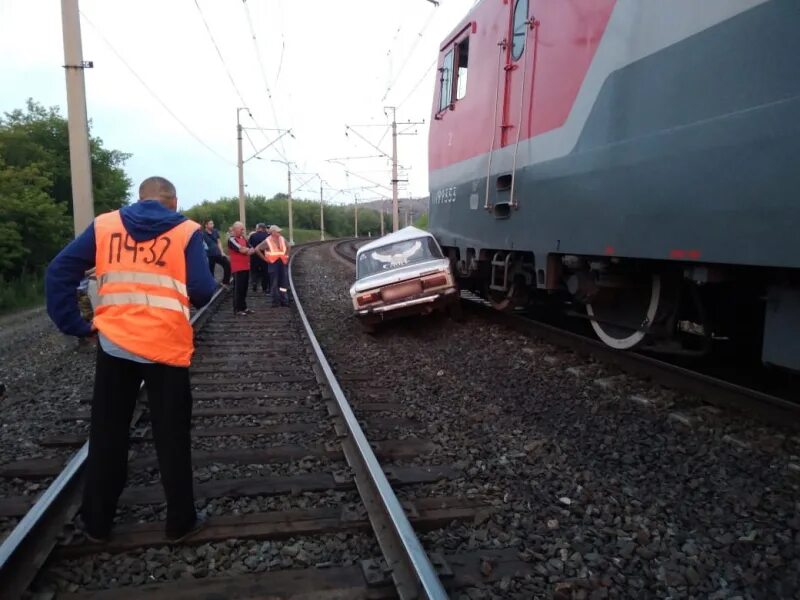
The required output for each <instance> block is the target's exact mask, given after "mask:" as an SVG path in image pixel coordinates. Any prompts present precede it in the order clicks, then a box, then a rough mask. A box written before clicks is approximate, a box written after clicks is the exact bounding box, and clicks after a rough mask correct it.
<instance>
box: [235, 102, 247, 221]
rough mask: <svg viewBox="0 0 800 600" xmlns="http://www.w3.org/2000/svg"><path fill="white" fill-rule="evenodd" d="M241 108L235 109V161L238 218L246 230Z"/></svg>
mask: <svg viewBox="0 0 800 600" xmlns="http://www.w3.org/2000/svg"><path fill="white" fill-rule="evenodd" d="M243 110H247V109H246V108H237V109H236V150H237V152H238V160H237V161H236V162H237V164H238V165H239V220H240V221H241V222H242V225H245V231H246V226H247V224H246V223H245V209H244V160H243V158H242V124H241V122H240V121H239V112H240V111H243Z"/></svg>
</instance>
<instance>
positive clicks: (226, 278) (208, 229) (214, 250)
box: [203, 219, 231, 285]
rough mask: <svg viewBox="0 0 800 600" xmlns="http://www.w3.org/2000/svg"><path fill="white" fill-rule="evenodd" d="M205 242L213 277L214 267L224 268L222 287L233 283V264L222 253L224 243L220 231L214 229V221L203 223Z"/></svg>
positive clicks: (209, 220)
mask: <svg viewBox="0 0 800 600" xmlns="http://www.w3.org/2000/svg"><path fill="white" fill-rule="evenodd" d="M203 241H204V242H205V245H206V256H207V257H208V267H209V269H210V270H211V275H212V276H213V275H214V266H215V265H220V266H221V267H222V285H230V283H231V263H230V262H228V257H227V256H225V254H224V253H223V252H222V243H221V242H220V241H219V231H217V230H216V229H214V221H213V220H212V219H206V221H205V222H204V223H203Z"/></svg>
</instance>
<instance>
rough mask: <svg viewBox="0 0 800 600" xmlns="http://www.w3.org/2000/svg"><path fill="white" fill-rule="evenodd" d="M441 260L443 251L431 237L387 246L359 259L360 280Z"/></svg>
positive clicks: (365, 253) (365, 254)
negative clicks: (416, 264)
mask: <svg viewBox="0 0 800 600" xmlns="http://www.w3.org/2000/svg"><path fill="white" fill-rule="evenodd" d="M439 258H442V251H441V249H440V248H439V245H438V244H437V243H436V240H434V239H433V238H432V237H430V236H425V237H420V238H414V239H411V240H404V241H402V242H395V243H393V244H387V245H385V246H380V247H379V248H375V249H374V250H369V251H367V252H363V253H362V254H361V255H360V256H359V257H358V279H361V278H363V277H369V276H370V275H375V274H376V273H381V272H385V271H389V270H391V269H397V268H399V267H405V266H406V265H412V264H415V263H421V262H425V261H427V260H435V259H439Z"/></svg>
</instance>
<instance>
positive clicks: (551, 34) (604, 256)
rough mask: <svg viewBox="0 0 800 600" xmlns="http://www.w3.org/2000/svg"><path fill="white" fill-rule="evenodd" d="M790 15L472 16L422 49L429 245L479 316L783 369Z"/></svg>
mask: <svg viewBox="0 0 800 600" xmlns="http://www.w3.org/2000/svg"><path fill="white" fill-rule="evenodd" d="M798 31H800V2H797V1H796V0H713V1H710V2H697V0H671V1H670V2H664V1H663V0H481V1H480V2H478V3H476V5H475V6H474V7H473V8H472V10H471V11H470V12H469V13H468V15H467V16H466V17H465V18H464V19H463V21H462V22H461V23H460V24H459V25H458V26H457V27H456V28H455V29H454V30H453V31H452V33H451V34H450V35H449V36H448V37H447V38H446V39H445V40H444V41H443V43H442V44H441V46H440V53H439V60H438V70H437V77H436V84H435V92H434V98H433V109H432V119H431V127H430V137H429V180H430V231H431V232H432V233H433V234H434V235H435V236H436V238H437V240H438V241H439V243H440V244H441V246H442V249H443V251H444V252H445V253H446V255H447V256H448V257H449V258H450V260H451V263H452V266H453V271H454V273H456V274H457V277H458V278H459V280H460V282H461V285H462V287H465V288H468V289H472V290H474V291H476V292H478V293H480V294H481V295H483V296H484V297H485V298H487V299H488V300H489V301H490V302H491V303H492V304H493V305H494V306H495V307H496V308H498V309H504V310H507V309H511V308H513V307H517V306H526V305H527V306H531V305H533V306H537V305H541V304H543V303H544V301H545V300H547V301H548V302H550V303H552V302H553V301H555V302H557V303H558V304H559V305H560V306H566V307H568V308H569V311H570V312H571V313H572V314H573V315H580V316H582V317H583V318H584V319H587V320H588V321H589V322H590V323H591V327H592V329H593V330H594V332H595V333H596V335H597V336H598V337H599V338H600V339H601V340H602V341H603V342H605V343H606V344H608V345H609V346H612V347H614V348H618V349H623V350H629V349H634V348H649V349H652V350H657V351H664V352H679V353H688V354H705V353H709V352H711V349H712V348H715V347H719V345H720V344H729V345H736V347H738V345H739V344H741V345H742V347H746V348H750V349H754V350H755V352H756V353H757V355H759V356H760V358H761V360H763V362H765V363H768V364H772V365H778V366H780V367H784V368H787V369H790V370H792V371H798V370H800V235H798V230H799V228H800V35H798V33H797V32H798Z"/></svg>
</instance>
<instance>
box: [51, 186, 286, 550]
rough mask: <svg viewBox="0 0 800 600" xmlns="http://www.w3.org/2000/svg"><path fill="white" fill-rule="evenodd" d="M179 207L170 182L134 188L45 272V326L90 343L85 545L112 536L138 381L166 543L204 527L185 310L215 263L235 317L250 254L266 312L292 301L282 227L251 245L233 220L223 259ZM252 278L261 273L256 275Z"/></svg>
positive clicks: (260, 233)
mask: <svg viewBox="0 0 800 600" xmlns="http://www.w3.org/2000/svg"><path fill="white" fill-rule="evenodd" d="M177 207H178V197H177V193H176V190H175V186H174V185H173V184H172V183H171V182H170V181H169V180H167V179H165V178H163V177H149V178H147V179H145V180H144V181H143V182H142V184H141V185H140V186H139V202H137V203H135V204H132V205H130V206H125V207H123V208H121V209H120V210H115V211H111V212H108V213H105V214H102V215H98V216H97V217H96V218H95V219H94V221H93V222H92V223H91V224H90V225H89V227H87V228H86V230H85V231H83V232H82V233H81V234H80V235H79V236H78V237H77V238H75V240H73V241H72V242H70V243H69V244H68V245H67V246H66V248H64V249H63V250H62V251H61V252H60V253H59V254H58V256H56V257H55V258H54V259H53V260H52V261H51V262H50V265H49V266H48V268H47V275H46V279H45V293H46V299H47V312H48V314H49V315H50V318H51V319H52V320H53V322H54V323H55V324H56V326H57V327H58V328H59V329H60V330H61V331H62V332H63V333H65V334H67V335H72V336H76V337H78V338H82V339H83V338H85V339H94V340H96V343H97V363H96V370H95V381H94V392H93V395H92V416H91V427H90V432H89V453H88V458H87V461H86V468H85V484H84V494H83V504H82V507H81V516H82V518H83V524H84V530H85V534H86V537H87V538H88V539H89V540H90V541H92V542H96V543H103V542H105V541H107V540H108V539H109V537H110V536H111V531H112V527H113V524H114V517H115V514H116V510H117V503H118V501H119V496H120V494H121V493H122V490H123V488H124V487H125V482H126V479H127V472H128V465H127V463H128V446H129V435H130V423H131V417H132V415H133V412H134V408H135V406H136V399H137V396H138V393H139V388H140V385H141V384H142V382H144V384H145V386H146V387H147V403H148V406H149V409H150V417H151V421H152V430H153V441H154V442H155V446H156V454H157V456H158V464H159V469H160V471H161V483H162V485H163V487H164V492H165V496H166V500H167V519H166V523H165V536H166V539H167V540H168V541H170V542H173V543H178V542H182V541H184V540H186V539H187V538H189V537H190V536H192V535H194V534H195V533H196V532H197V531H199V530H200V529H202V528H203V527H204V526H205V524H206V519H205V517H204V515H202V514H200V513H198V512H197V510H196V508H195V504H194V491H193V473H192V457H191V434H190V429H191V422H192V392H191V384H190V380H189V366H190V364H191V360H192V355H193V353H194V336H193V331H192V324H191V321H190V318H189V317H190V312H189V308H190V306H192V305H193V306H195V307H197V308H200V307H202V306H204V305H205V304H207V303H208V302H209V300H210V299H211V297H212V296H213V294H214V292H215V290H216V289H217V288H218V287H219V284H218V283H217V282H216V281H215V279H214V277H213V272H214V267H215V265H217V264H221V265H222V267H223V270H224V271H225V279H224V280H223V282H224V283H228V281H229V277H230V270H232V271H233V272H234V285H235V292H236V293H235V294H234V307H235V308H236V309H237V314H248V310H247V306H246V304H245V297H246V294H247V288H248V279H249V273H250V270H251V269H250V266H251V260H252V259H253V258H255V260H257V261H262V262H261V263H259V262H256V263H253V264H260V265H266V268H267V275H268V278H269V282H270V287H271V291H272V300H273V305H275V306H280V305H286V304H287V302H288V298H287V297H286V293H287V284H286V279H287V272H286V265H287V263H288V258H289V249H288V245H287V243H286V240H285V239H284V238H283V237H282V236H281V235H280V231H281V230H280V228H279V227H277V226H272V227H270V228H269V230H268V231H267V228H266V227H265V226H263V224H259V226H258V227H257V231H256V232H255V233H254V234H253V235H252V236H251V237H250V239H249V240H248V239H246V238H245V237H244V227H243V225H242V224H241V223H234V225H233V230H232V232H231V234H232V235H231V237H230V239H229V240H228V248H229V251H230V257H231V259H230V263H228V260H227V259H225V257H224V253H223V252H222V245H221V243H220V241H219V233H218V232H217V231H216V230H215V229H214V223H213V222H211V221H208V222H206V223H205V226H204V227H201V226H200V224H198V223H195V222H194V221H191V220H189V219H187V218H186V217H185V216H183V215H181V214H180V213H178V212H177ZM209 267H210V268H209ZM91 269H95V277H96V280H97V300H96V303H95V306H94V311H93V314H92V315H91V317H90V318H85V317H84V316H83V315H82V314H81V310H80V306H79V303H78V297H77V294H76V293H75V290H76V289H77V288H78V287H79V285H80V284H81V281H82V280H83V279H84V278H85V276H86V272H87V271H89V270H91ZM256 272H257V273H261V274H262V275H259V277H262V276H263V270H262V271H259V269H256ZM257 281H260V282H262V286H263V287H264V288H266V283H263V281H264V280H263V279H258V280H257V279H256V278H254V281H253V283H254V285H255V284H256V282H257Z"/></svg>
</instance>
